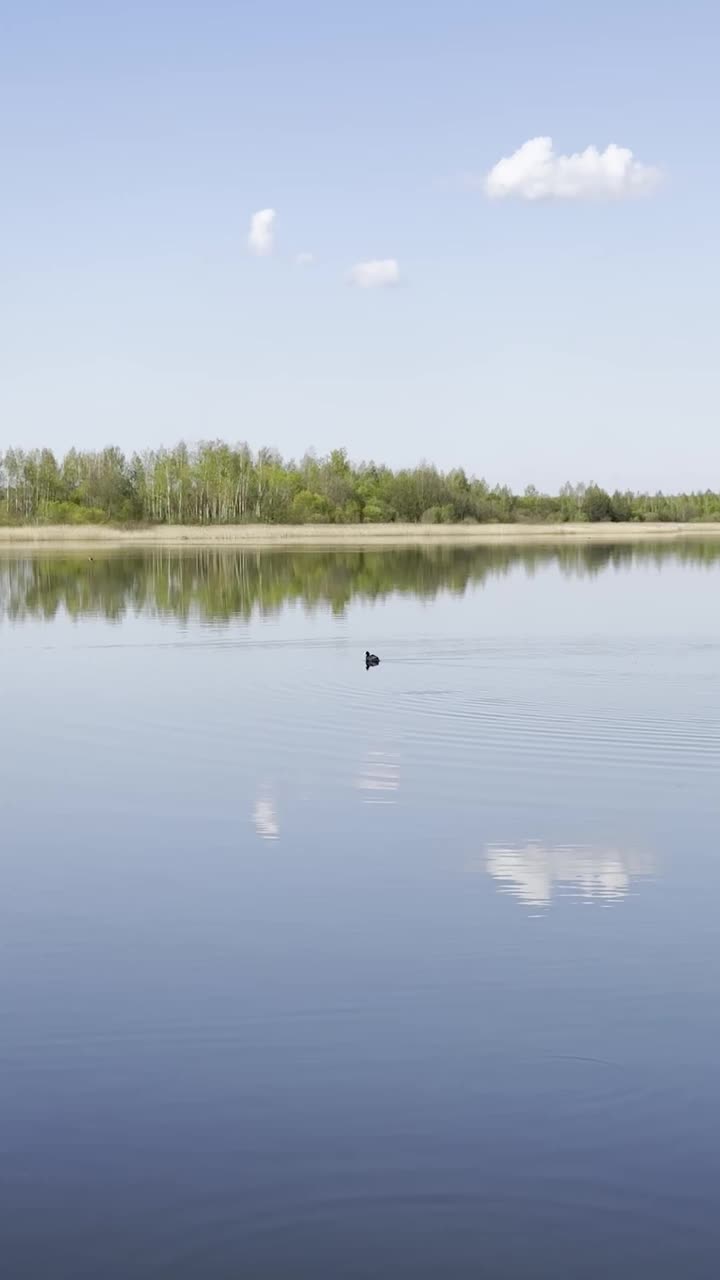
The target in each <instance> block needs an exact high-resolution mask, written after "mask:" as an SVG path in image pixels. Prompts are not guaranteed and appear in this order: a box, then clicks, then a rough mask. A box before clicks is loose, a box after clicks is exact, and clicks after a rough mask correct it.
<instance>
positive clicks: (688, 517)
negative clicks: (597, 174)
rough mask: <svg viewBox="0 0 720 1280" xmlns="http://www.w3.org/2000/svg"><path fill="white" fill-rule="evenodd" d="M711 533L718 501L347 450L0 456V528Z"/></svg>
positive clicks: (205, 446)
mask: <svg viewBox="0 0 720 1280" xmlns="http://www.w3.org/2000/svg"><path fill="white" fill-rule="evenodd" d="M583 520H590V521H703V520H707V521H718V520H720V492H714V491H712V490H710V489H708V490H705V491H704V492H693V493H677V494H666V493H654V494H650V493H633V492H629V491H627V492H620V491H616V492H615V493H608V492H607V491H606V490H605V489H602V488H601V487H600V486H599V485H596V484H588V485H585V484H575V485H573V484H565V485H563V486H562V488H561V489H560V491H559V492H558V493H556V494H547V493H540V492H539V491H538V490H537V489H536V488H535V487H534V486H532V485H529V486H528V487H527V488H526V489H525V491H524V492H523V493H522V494H516V493H513V492H512V491H511V490H510V489H509V488H508V487H507V486H506V485H494V486H491V485H489V484H488V483H487V481H486V480H484V479H478V478H477V477H474V476H468V475H467V474H466V472H465V471H464V470H463V469H462V468H456V469H454V470H452V471H447V472H442V471H439V470H438V469H437V468H436V467H434V466H431V465H429V464H426V463H421V464H420V465H419V466H417V467H412V468H403V469H400V470H395V471H394V470H392V469H391V468H390V467H386V466H382V465H379V464H376V463H374V462H363V463H357V464H356V463H352V462H351V461H350V459H349V458H348V455H347V453H346V451H345V450H344V449H333V451H332V452H331V453H330V454H328V455H327V456H326V457H322V458H318V457H317V456H316V455H315V454H314V453H308V454H306V455H305V457H304V458H302V459H301V460H300V461H299V462H295V461H286V460H284V459H283V458H282V457H281V456H280V454H278V453H277V452H276V451H274V450H272V449H260V450H259V451H257V452H256V453H253V451H252V450H251V449H250V448H249V447H248V445H246V444H238V445H229V444H225V443H224V442H222V441H220V440H215V441H206V442H203V443H201V444H199V445H196V446H194V447H192V448H191V447H189V446H188V445H186V444H178V445H176V446H175V448H173V449H164V448H163V449H148V450H145V451H144V452H142V453H133V454H132V455H131V456H130V457H128V456H126V455H125V454H124V453H123V452H122V450H120V449H118V448H116V447H110V448H106V449H100V450H78V449H70V450H69V452H67V453H66V454H65V455H64V456H63V457H62V458H60V459H58V458H57V457H56V456H55V454H54V453H53V451H52V450H51V449H27V450H26V449H12V448H11V449H7V450H5V451H4V452H2V451H0V524H3V523H4V524H25V523H30V524H41V523H42V524H94V523H98V524H100V523H107V522H110V523H117V524H134V523H144V524H202V525H209V524H241V523H272V524H360V523H393V522H400V523H408V524H415V523H427V524H454V523H462V522H468V523H498V522H500V523H505V522H508V523H513V522H519V523H521V522H523V521H524V522H526V523H543V522H548V523H555V522H563V523H564V522H568V521H583Z"/></svg>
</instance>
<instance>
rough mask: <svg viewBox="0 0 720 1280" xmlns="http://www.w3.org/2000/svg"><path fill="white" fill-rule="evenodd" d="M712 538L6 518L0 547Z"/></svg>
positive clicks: (608, 531)
mask: <svg viewBox="0 0 720 1280" xmlns="http://www.w3.org/2000/svg"><path fill="white" fill-rule="evenodd" d="M682 538H719V539H720V522H717V523H713V524H708V523H703V524H676V523H672V524H671V523H660V522H653V523H652V524H641V523H637V524H635V523H633V524H610V523H598V524H590V523H587V524H486V525H485V524H478V525H465V524H454V525H430V524H428V525H416V524H361V525H342V524H339V525H337V524H336V525H332V524H331V525H262V524H261V525H204V526H203V525H200V526H193V525H155V526H151V527H148V528H137V529H116V528H112V527H111V526H108V525H78V526H72V525H37V526H27V525H19V526H18V525H8V526H4V527H2V528H0V549H3V550H7V549H14V548H20V549H22V548H38V547H41V548H43V549H48V550H51V549H54V548H61V549H65V548H67V549H71V548H73V547H88V546H102V547H107V548H108V549H110V548H113V547H171V548H177V549H182V548H189V547H248V548H250V547H283V546H285V547H289V546H292V547H355V548H364V547H373V546H393V545H395V546H429V545H436V546H437V545H448V544H454V545H458V546H471V545H478V546H481V545H483V544H484V545H497V544H498V543H507V544H511V543H516V544H523V543H532V542H647V541H654V540H662V541H669V540H672V539H682Z"/></svg>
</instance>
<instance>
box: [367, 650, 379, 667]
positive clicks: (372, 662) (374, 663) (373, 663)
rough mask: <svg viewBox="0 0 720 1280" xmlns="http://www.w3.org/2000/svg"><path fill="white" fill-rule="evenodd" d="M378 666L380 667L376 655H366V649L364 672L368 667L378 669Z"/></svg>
mask: <svg viewBox="0 0 720 1280" xmlns="http://www.w3.org/2000/svg"><path fill="white" fill-rule="evenodd" d="M379 666H380V659H379V658H378V656H377V654H376V653H368V651H367V649H366V650H365V670H366V671H367V669H368V667H379Z"/></svg>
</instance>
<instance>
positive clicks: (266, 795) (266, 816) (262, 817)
mask: <svg viewBox="0 0 720 1280" xmlns="http://www.w3.org/2000/svg"><path fill="white" fill-rule="evenodd" d="M253 822H254V824H255V830H256V831H257V833H258V835H259V836H260V839H261V840H277V839H278V837H279V835H280V824H279V822H278V819H277V814H276V812H275V802H274V800H273V797H272V795H271V793H270V791H269V790H268V789H267V788H264V789H263V790H262V791H261V792H260V794H259V795H258V798H257V800H256V801H255V808H254V809H253Z"/></svg>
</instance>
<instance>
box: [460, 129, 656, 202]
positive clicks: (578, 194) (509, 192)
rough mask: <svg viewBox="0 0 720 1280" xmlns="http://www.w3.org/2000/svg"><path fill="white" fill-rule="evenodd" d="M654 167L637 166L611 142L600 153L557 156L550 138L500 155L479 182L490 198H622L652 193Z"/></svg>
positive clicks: (591, 150)
mask: <svg viewBox="0 0 720 1280" xmlns="http://www.w3.org/2000/svg"><path fill="white" fill-rule="evenodd" d="M660 178H661V174H660V170H659V169H655V168H653V166H652V165H647V164H641V163H640V161H639V160H636V159H635V157H634V156H633V153H632V151H629V150H628V149H627V147H618V146H616V145H615V143H614V142H612V143H610V146H609V147H606V148H605V150H604V151H599V150H598V148H597V147H592V146H591V147H586V149H585V150H584V151H578V152H576V153H575V154H574V155H571V156H562V155H557V153H556V152H555V151H553V144H552V138H531V139H530V140H529V141H528V142H524V143H523V145H522V146H521V147H519V148H518V150H517V151H514V152H513V154H512V155H511V156H505V157H503V159H502V160H498V163H497V164H496V165H495V166H494V168H492V169H491V170H490V172H489V173H488V174H487V175H486V177H485V180H484V188H485V194H486V195H487V196H489V198H490V199H491V200H502V199H506V198H507V197H508V196H515V197H517V198H519V199H521V200H549V199H555V200H603V199H623V198H627V197H628V196H634V195H642V194H645V193H646V192H648V191H651V190H653V188H654V187H656V186H657V184H658V182H659V181H660Z"/></svg>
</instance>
